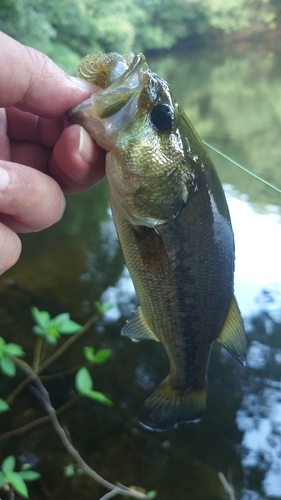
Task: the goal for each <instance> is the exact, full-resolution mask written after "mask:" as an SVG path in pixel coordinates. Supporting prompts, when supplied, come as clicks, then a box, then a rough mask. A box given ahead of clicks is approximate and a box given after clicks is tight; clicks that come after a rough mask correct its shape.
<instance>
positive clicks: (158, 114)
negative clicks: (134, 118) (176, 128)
mask: <svg viewBox="0 0 281 500" xmlns="http://www.w3.org/2000/svg"><path fill="white" fill-rule="evenodd" d="M173 118H174V114H173V110H172V108H171V106H169V104H156V106H154V108H153V109H152V111H151V113H150V119H151V122H152V125H154V127H155V128H156V129H157V130H160V131H161V132H165V131H168V130H171V128H172V125H173Z"/></svg>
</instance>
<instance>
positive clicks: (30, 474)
mask: <svg viewBox="0 0 281 500" xmlns="http://www.w3.org/2000/svg"><path fill="white" fill-rule="evenodd" d="M15 465H16V459H15V457H14V456H13V455H10V456H9V457H7V458H5V460H4V461H3V463H2V468H1V471H0V488H2V489H3V490H5V491H10V490H11V489H14V490H15V491H16V492H17V493H19V495H21V496H22V497H23V498H28V490H27V486H26V484H25V482H26V481H36V480H37V479H39V477H40V474H39V473H38V472H36V471H34V470H30V469H29V470H22V471H20V472H15V470H14V469H15Z"/></svg>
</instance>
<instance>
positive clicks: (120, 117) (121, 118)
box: [68, 53, 150, 151]
mask: <svg viewBox="0 0 281 500" xmlns="http://www.w3.org/2000/svg"><path fill="white" fill-rule="evenodd" d="M149 74H150V70H149V68H148V66H147V63H146V59H145V56H144V55H143V54H141V53H139V54H137V55H136V56H135V57H134V59H133V61H132V63H131V64H130V66H129V67H128V69H127V70H126V71H125V72H124V73H123V74H122V75H120V76H119V78H117V79H116V80H115V81H114V82H113V83H112V84H111V85H109V87H107V88H105V89H103V90H101V91H100V92H97V93H95V94H92V96H91V97H90V98H89V99H87V100H86V101H84V102H82V103H81V104H78V105H77V106H75V107H74V108H72V109H71V110H70V111H69V112H68V116H69V118H70V120H71V121H73V122H76V123H79V124H81V125H82V126H83V127H84V128H85V129H86V130H87V131H88V132H89V134H90V136H91V137H92V139H94V140H95V141H96V142H97V143H98V144H99V145H101V146H102V147H103V148H105V149H106V150H108V151H109V150H111V149H112V147H113V144H114V138H115V136H116V134H119V133H120V131H122V130H124V128H126V127H127V126H128V125H129V124H130V123H131V122H132V120H133V117H134V116H135V113H136V112H137V110H138V102H139V95H140V93H141V91H142V90H143V88H144V86H145V85H146V83H147V81H148V78H149Z"/></svg>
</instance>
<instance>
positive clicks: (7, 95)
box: [0, 32, 95, 118]
mask: <svg viewBox="0 0 281 500" xmlns="http://www.w3.org/2000/svg"><path fill="white" fill-rule="evenodd" d="M0 47H1V72H0V106H1V107H8V106H16V107H18V108H19V109H21V110H23V111H30V112H32V113H35V114H37V115H40V116H44V117H48V118H52V117H55V116H59V115H61V114H62V113H64V112H66V111H67V110H68V109H69V108H71V107H72V106H75V105H76V104H78V103H80V102H82V101H83V100H85V99H87V98H88V97H89V96H90V95H91V94H92V93H93V92H94V91H95V86H94V85H92V84H90V83H89V82H86V81H84V80H81V79H80V78H72V77H70V76H69V75H67V74H66V73H65V72H64V71H63V70H62V69H61V68H59V67H58V66H57V65H56V64H55V63H54V62H53V61H52V60H51V59H49V57H47V56H45V55H44V54H42V53H41V52H39V51H37V50H35V49H32V48H31V47H27V46H25V45H22V44H21V43H19V42H17V41H16V40H14V39H13V38H10V37H9V36H8V35H6V34H5V33H3V32H0Z"/></svg>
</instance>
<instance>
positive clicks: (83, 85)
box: [70, 76, 94, 93]
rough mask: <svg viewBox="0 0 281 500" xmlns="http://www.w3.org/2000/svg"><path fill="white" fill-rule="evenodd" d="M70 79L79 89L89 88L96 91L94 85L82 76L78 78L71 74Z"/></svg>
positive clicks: (89, 90) (90, 90) (88, 89)
mask: <svg viewBox="0 0 281 500" xmlns="http://www.w3.org/2000/svg"><path fill="white" fill-rule="evenodd" d="M70 80H71V81H72V82H73V83H74V84H75V85H76V87H79V89H82V90H87V91H88V92H92V93H93V91H94V85H93V84H92V83H90V82H88V81H87V80H83V79H82V78H76V76H71V77H70Z"/></svg>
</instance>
